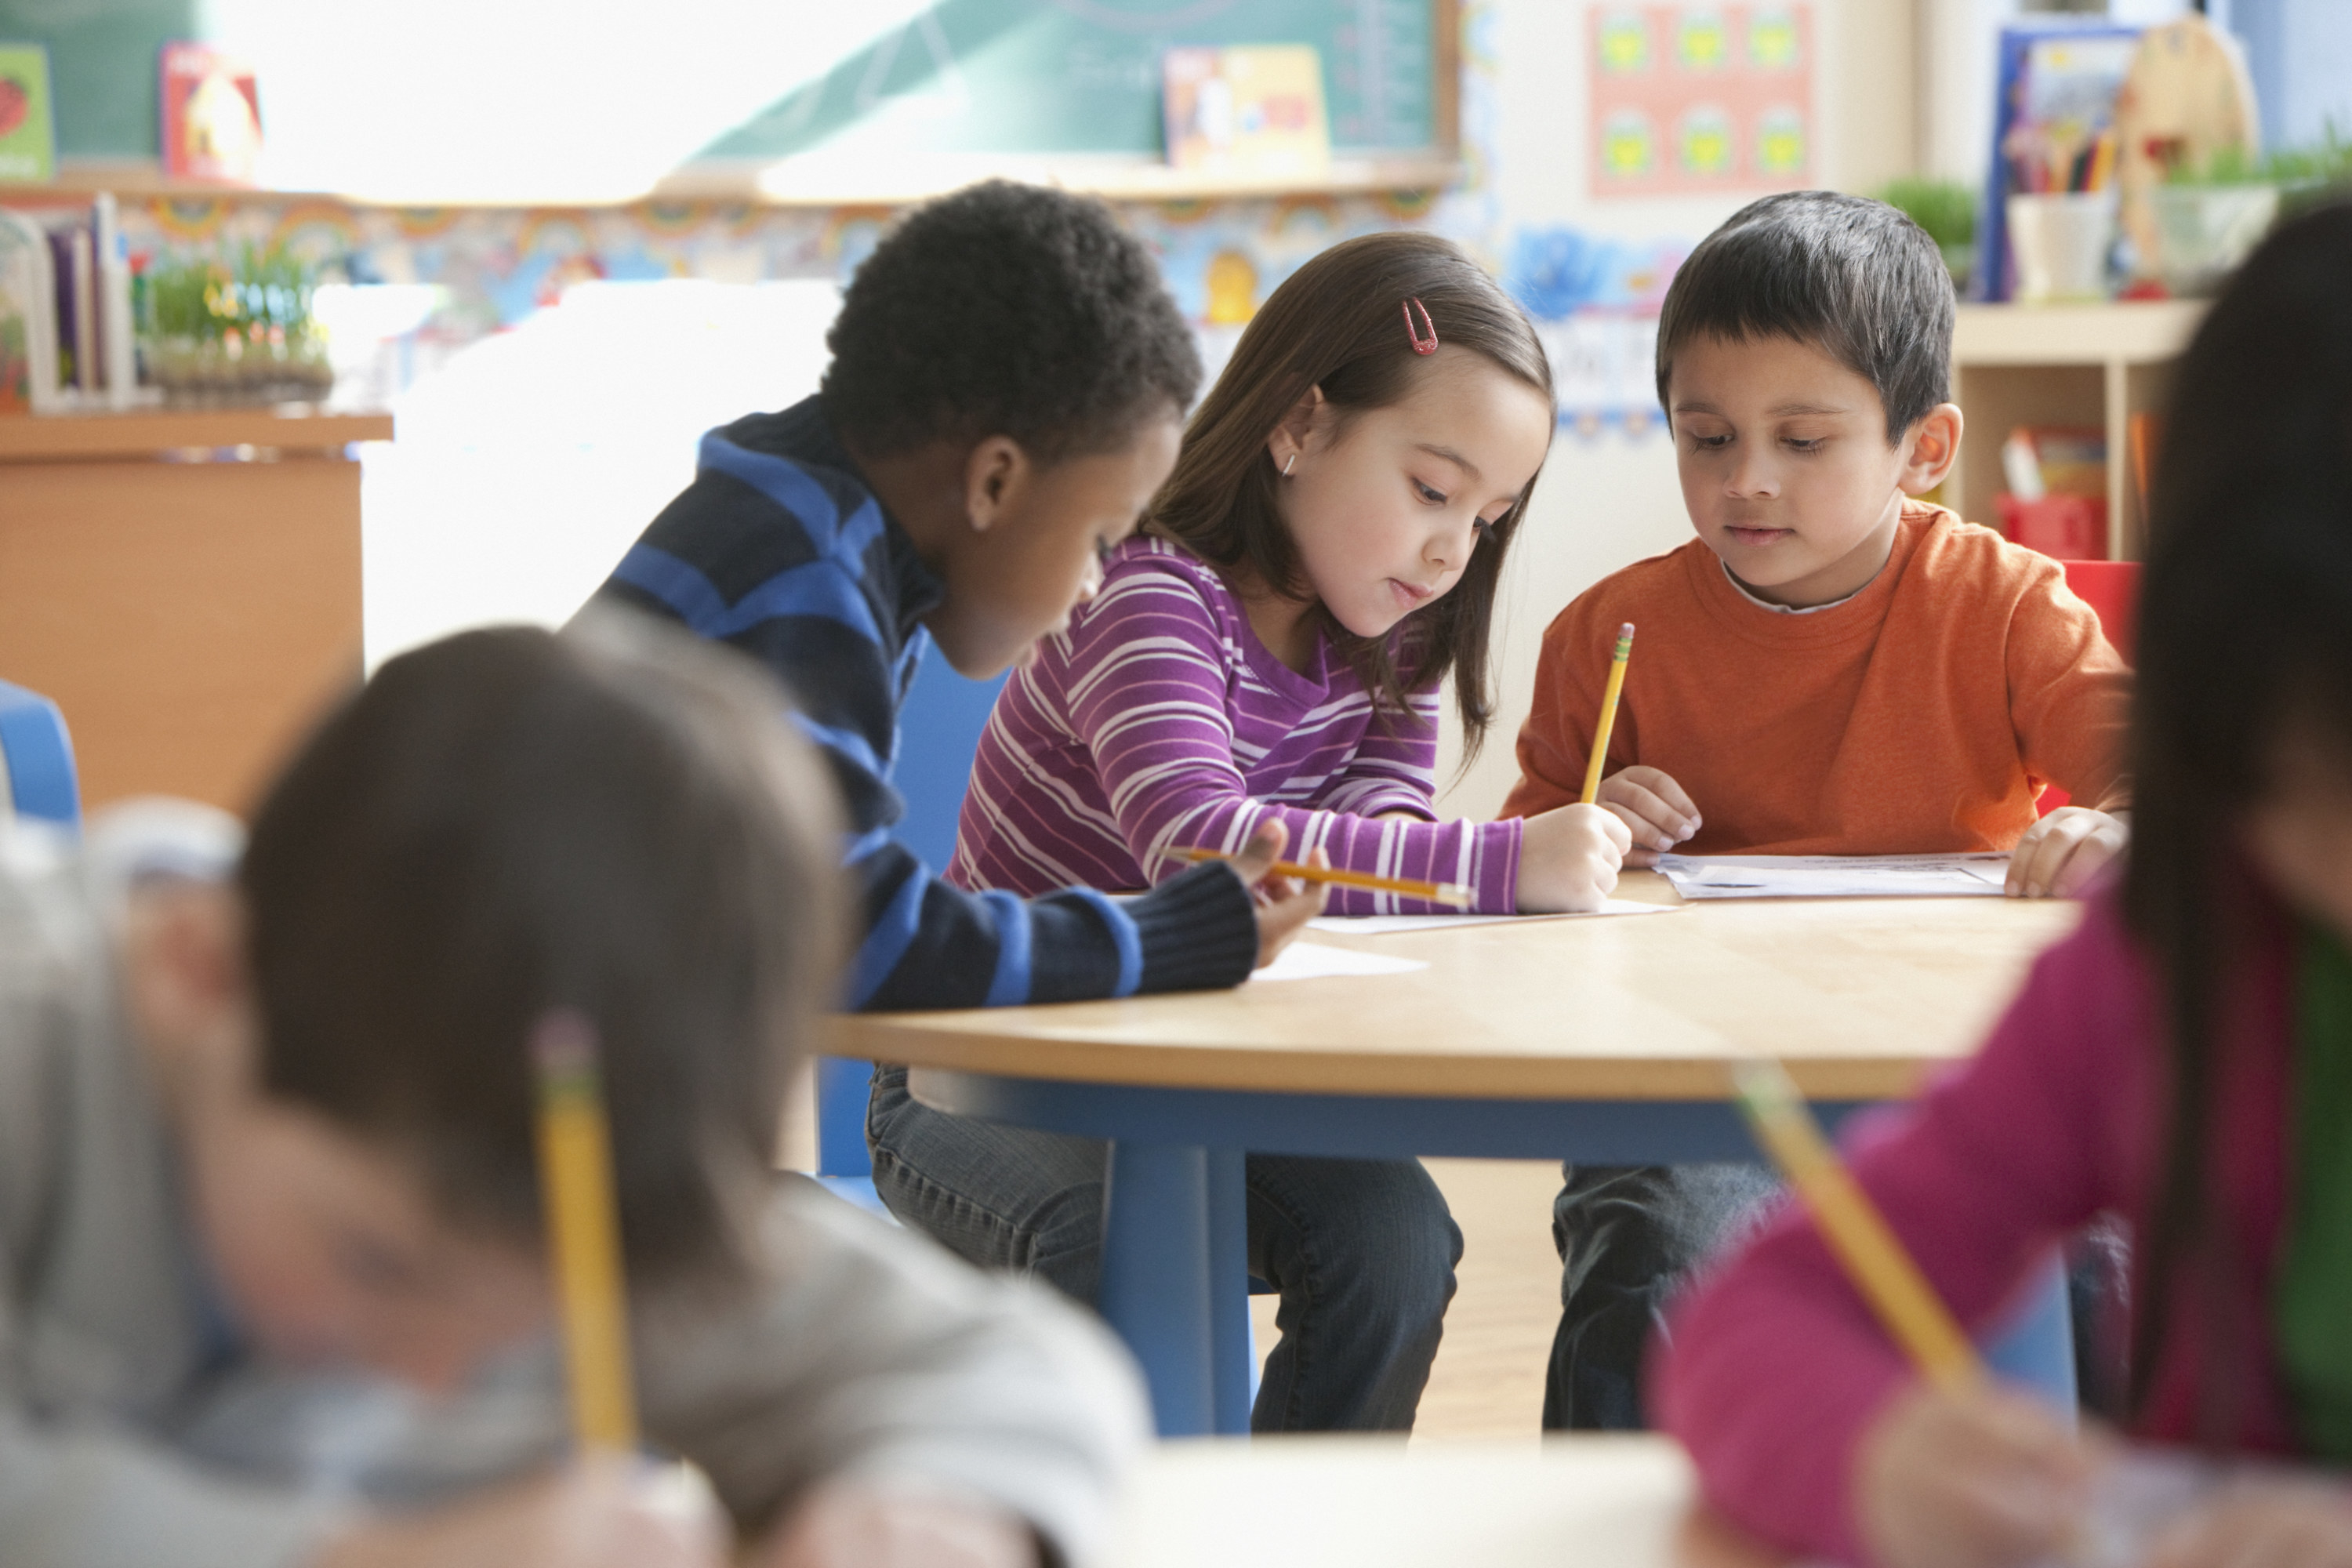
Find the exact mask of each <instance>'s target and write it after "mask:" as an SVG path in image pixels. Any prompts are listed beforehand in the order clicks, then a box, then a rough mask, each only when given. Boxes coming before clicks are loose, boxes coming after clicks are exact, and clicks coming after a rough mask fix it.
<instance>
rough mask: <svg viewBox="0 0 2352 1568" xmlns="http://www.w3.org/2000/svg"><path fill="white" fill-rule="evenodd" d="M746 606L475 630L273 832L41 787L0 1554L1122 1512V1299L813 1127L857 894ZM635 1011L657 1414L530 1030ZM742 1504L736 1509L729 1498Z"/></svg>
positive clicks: (627, 1192)
mask: <svg viewBox="0 0 2352 1568" xmlns="http://www.w3.org/2000/svg"><path fill="white" fill-rule="evenodd" d="M781 710H782V703H781V701H780V700H779V699H778V697H777V695H776V693H775V692H774V691H773V690H772V689H771V688H769V687H768V686H767V685H766V684H765V682H764V681H763V680H762V679H761V677H760V676H759V675H758V674H757V673H756V672H755V671H753V670H752V669H751V668H749V667H748V666H744V665H742V664H740V661H738V660H737V659H735V658H733V657H732V656H730V655H727V654H723V653H719V652H716V651H710V650H706V649H703V648H700V647H694V646H691V644H690V641H689V639H687V638H684V637H676V636H673V635H671V634H668V633H666V632H659V631H657V630H656V629H654V628H651V627H637V626H630V627H617V626H612V625H609V624H608V625H604V626H591V627H587V628H583V630H581V631H577V632H574V633H568V634H566V635H565V636H563V637H551V636H549V635H547V634H544V633H541V632H536V631H524V630H502V631H491V632H478V633H469V634H467V635H465V636H461V637H453V638H450V639H449V640H447V641H446V642H443V643H439V644H436V645H434V646H432V647H426V648H424V649H421V650H418V651H416V652H414V653H411V654H407V655H404V656H403V657H402V658H396V659H394V660H393V661H391V662H390V663H388V664H387V665H386V666H385V667H384V668H383V670H382V671H381V672H380V673H379V674H377V676H376V677H375V678H374V679H373V680H372V681H371V682H369V683H368V685H367V686H366V687H365V688H364V689H362V690H361V691H360V692H359V693H358V694H357V695H356V696H354V697H353V698H352V700H349V701H348V702H346V703H345V704H343V706H342V707H341V709H340V710H337V711H336V712H334V713H333V714H332V715H331V716H330V717H329V718H328V719H327V721H325V723H324V724H323V725H322V726H321V728H320V730H319V731H317V733H315V734H314V735H313V736H312V737H311V738H310V741H309V742H308V743H307V744H306V745H305V747H304V748H303V749H302V751H301V752H300V753H299V755H298V756H297V757H296V758H295V759H294V761H293V763H292V764H291V765H290V767H289V769H288V770H287V771H286V773H284V775H283V776H282V777H280V778H279V780H278V783H277V784H276V785H275V786H274V787H273V788H272V789H271V791H270V792H269V794H268V796H267V798H266V799H265V800H264V801H263V802H262V804H261V806H260V808H259V810H258V812H257V814H256V816H255V820H254V825H253V830H252V836H251V839H250V842H249V843H248V844H246V845H245V846H244V847H243V851H242V855H241V857H240V855H239V843H238V838H239V835H238V832H237V829H236V826H235V825H234V824H233V823H231V822H230V821H229V820H228V819H226V817H221V816H217V815H215V814H210V813H207V812H205V811H204V810H203V809H202V808H198V807H189V806H172V807H165V806H160V805H149V806H144V807H136V808H132V809H131V810H128V811H126V812H124V813H121V814H120V815H119V816H117V817H116V818H115V819H114V820H111V821H107V820H101V821H100V823H99V824H98V825H96V826H94V827H93V829H92V832H91V834H90V836H89V840H88V842H87V844H86V845H84V846H76V845H74V844H73V843H72V842H71V841H69V840H67V839H65V838H62V837H54V836H50V835H48V834H47V833H45V832H40V831H37V830H35V829H33V828H30V827H27V826H22V825H19V826H14V827H7V826H0V1561H5V1562H6V1563H10V1564H12V1565H16V1568H30V1565H48V1564H56V1565H59V1568H65V1565H73V1568H85V1565H88V1568H95V1565H98V1564H118V1563H120V1564H149V1563H174V1564H179V1565H182V1568H208V1565H214V1564H217V1565H220V1568H268V1565H272V1564H281V1563H284V1564H291V1563H316V1564H320V1565H350V1568H365V1565H371V1564H377V1563H385V1564H390V1563H436V1564H470V1563H481V1564H485V1565H486V1568H534V1565H537V1564H541V1563H581V1564H598V1565H602V1564H608V1563H609V1564H613V1565H615V1568H618V1565H620V1564H628V1565H630V1568H670V1565H673V1564H680V1565H682V1564H700V1563H718V1562H721V1561H725V1560H727V1553H728V1552H730V1551H731V1550H733V1548H732V1547H731V1546H730V1541H729V1537H730V1535H731V1536H733V1537H736V1538H738V1539H740V1541H742V1542H747V1543H748V1555H747V1556H745V1557H744V1558H743V1559H742V1560H743V1561H748V1562H751V1563H761V1564H765V1565H768V1568H821V1565H823V1568H829V1565H832V1564H842V1565H847V1564H850V1563H857V1564H860V1565H866V1564H889V1563H916V1562H922V1563H953V1564H957V1565H960V1568H966V1565H968V1568H995V1565H1003V1568H1012V1565H1013V1564H1021V1563H1039V1562H1054V1563H1086V1562H1087V1561H1088V1560H1090V1559H1091V1558H1092V1557H1094V1556H1095V1555H1096V1554H1097V1553H1098V1552H1099V1551H1100V1550H1101V1549H1102V1546H1103V1544H1104V1539H1105V1536H1106V1533H1107V1530H1108V1508H1109V1501H1110V1494H1111V1489H1112V1487H1113V1484H1114V1481H1115V1479H1116V1478H1117V1476H1118V1472H1119V1470H1120V1468H1122V1466H1123V1465H1124V1463H1125V1462H1126V1461H1127V1460H1128V1459H1129V1458H1130V1457H1132V1455H1133V1454H1134V1453H1135V1452H1136V1451H1137V1450H1138V1448H1139V1446H1140V1444H1141V1442H1142V1440H1143V1433H1144V1426H1143V1415H1142V1408H1141V1405H1140V1402H1139V1394H1138V1392H1137V1389H1136V1386H1135V1384H1134V1380H1133V1378H1132V1376H1131V1374H1130V1373H1129V1371H1128V1370H1127V1368H1126V1365H1125V1364H1124V1363H1123V1362H1122V1361H1121V1360H1120V1358H1119V1356H1118V1352H1117V1351H1116V1350H1115V1348H1114V1347H1113V1346H1112V1345H1111V1344H1110V1343H1109V1342H1108V1340H1107V1338H1106V1337H1105V1336H1104V1334H1103V1333H1102V1332H1101V1331H1099V1330H1098V1329H1096V1328H1095V1327H1093V1326H1092V1325H1091V1324H1089V1323H1088V1322H1087V1321H1083V1320H1082V1319H1081V1318H1080V1317H1079V1316H1078V1315H1077V1314H1076V1312H1075V1311H1074V1310H1070V1309H1067V1308H1066V1307H1063V1306H1061V1305H1059V1304H1058V1303H1056V1302H1055V1300H1052V1299H1050V1297H1049V1296H1048V1294H1047V1293H1046V1292H1045V1291H1043V1290H1041V1289H1034V1288H1032V1287H1027V1286H1024V1285H1020V1284H1016V1283H1013V1282H1008V1281H1003V1280H997V1279H988V1278H985V1277H983V1276H982V1275H980V1274H978V1273H976V1272H974V1271H973V1270H971V1269H970V1268H966V1267H965V1266H963V1265H962V1264H961V1263H959V1262H956V1261H955V1260H953V1259H951V1258H949V1257H948V1256H947V1255H946V1254H944V1253H942V1252H940V1251H939V1250H938V1249H936V1248H935V1247H932V1246H931V1245H930V1244H929V1243H927V1242H924V1241H922V1240H919V1239H918V1238H915V1237H908V1236H906V1235H903V1234H899V1233H895V1232H893V1231H891V1230H889V1229H888V1228H887V1227H886V1226H882V1225H880V1224H879V1223H877V1222H876V1221H874V1220H872V1219H870V1218H868V1217H867V1216H866V1215H861V1214H859V1213H857V1212H856V1210H854V1209H852V1208H851V1207H849V1205H845V1204H842V1203H840V1202H839V1201H838V1200H836V1199H834V1198H832V1197H831V1196H829V1195H827V1194H824V1193H822V1192H821V1191H819V1190H818V1189H816V1188H815V1187H814V1185H812V1184H808V1183H806V1182H804V1181H802V1180H800V1179H799V1178H793V1177H780V1176H778V1175H776V1174H775V1173H773V1172H772V1168H771V1158H772V1150H773V1148H774V1144H775V1138H776V1131H777V1127H778V1120H779V1113H780V1110H781V1107H782V1100H783V1098H784V1091H785V1085H786V1083H787V1081H788V1079H789V1076H790V1074H791V1072H792V1069H793V1065H794V1063H795V1061H796V1059H797V1058H798V1057H799V1055H800V1054H801V1053H802V1052H803V1051H805V1050H806V1049H807V1048H808V1047H809V1044H810V1042H811V1040H812V1038H813V1037H814V1028H815V1026H816V1016H817V1014H818V1013H819V1012H820V1011H821V1010H822V1009H823V1008H824V1006H826V1005H828V1004H829V1003H830V1002H831V1001H832V999H833V996H834V993H835V985H836V975H835V959H836V956H837V954H838V952H839V950H840V948H841V946H842V945H843V943H842V932H843V931H844V930H845V921H846V918H847V913H848V911H847V908H846V904H845V891H844V889H842V888H841V887H840V886H839V885H838V881H839V879H838V878H837V876H836V873H835V870H834V868H835V866H836V865H837V864H838V861H839V847H838V843H837V837H838V834H837V827H836V820H837V819H836V816H835V808H834V805H833V804H832V792H831V788H830V785H829V784H828V783H827V781H826V779H825V777H824V773H823V772H822V770H821V769H820V768H819V766H818V765H817V764H816V763H814V760H813V758H812V756H811V755H810V753H809V751H808V748H807V747H806V746H805V745H804V744H803V743H802V742H799V741H798V740H797V739H795V738H794V737H793V735H792V734H791V733H790V732H789V731H787V730H786V729H785V727H784V726H783V725H782V723H781V722H780V721H779V719H780V716H781ZM559 1013H561V1014H563V1015H566V1016H570V1017H572V1018H576V1019H584V1020H585V1022H586V1023H587V1024H588V1026H590V1028H591V1029H592V1030H593V1035H594V1037H595V1038H596V1041H597V1044H598V1049H599V1052H600V1056H601V1067H602V1071H603V1074H604V1083H605V1086H606V1092H607V1097H608V1100H609V1103H610V1106H611V1111H612V1121H613V1141H614V1168H615V1173H616V1184H617V1187H618V1197H619V1205H620V1211H621V1224H622V1233H623V1247H624V1251H625V1260H626V1264H627V1267H628V1270H629V1276H630V1280H631V1291H632V1298H633V1322H634V1327H635V1342H636V1343H635V1354H636V1363H637V1370H638V1374H639V1401H640V1405H641V1406H642V1408H643V1411H644V1416H645V1427H646V1438H647V1441H648V1442H649V1443H650V1444H651V1445H653V1446H654V1447H656V1448H658V1449H659V1450H661V1451H663V1452H666V1453H670V1454H676V1455H680V1456H683V1457H685V1458H689V1459H691V1460H693V1461H694V1462H695V1463H696V1464H697V1465H698V1466H699V1467H700V1468H701V1469H702V1470H703V1471H704V1472H705V1473H706V1474H707V1475H708V1476H709V1479H710V1480H711V1482H712V1484H713V1487H714V1488H715V1490H716V1492H717V1496H718V1499H719V1502H720V1504H721V1505H722V1507H723V1510H724V1514H725V1516H726V1517H725V1518H724V1519H720V1518H718V1517H716V1516H709V1517H698V1515H697V1514H696V1512H695V1510H692V1509H686V1510H680V1509H678V1508H676V1507H674V1506H668V1505H667V1504H666V1503H665V1502H664V1500H663V1489H661V1488H660V1487H659V1486H658V1485H657V1484H656V1480H655V1476H656V1472H655V1470H654V1468H653V1467H651V1466H650V1465H639V1464H633V1463H628V1462H621V1461H611V1462H605V1463H591V1462H584V1461H581V1460H578V1459H574V1458H569V1457H568V1444H567V1441H566V1435H565V1434H566V1428H565V1421H564V1414H565V1405H564V1398H563V1387H562V1373H561V1369H560V1363H559V1358H558V1356H557V1354H556V1352H555V1349H554V1346H553V1343H552V1336H551V1328H550V1314H551V1294H550V1288H549V1283H548V1279H547V1276H546V1270H545V1268H544V1267H543V1265H542V1262H541V1258H542V1252H543V1247H542V1244H541V1230H540V1226H541V1216H540V1206H539V1196H538V1184H537V1181H536V1170H537V1166H536V1163H535V1161H536V1156H535V1150H534V1144H533V1133H532V1089H531V1077H530V1068H529V1062H530V1040H531V1038H532V1037H533V1035H534V1033H535V1032H536V1031H538V1030H539V1029H541V1027H544V1026H546V1025H547V1021H548V1020H549V1019H550V1018H551V1016H555V1015H557V1014H559ZM703 1513H704V1514H705V1515H708V1514H709V1510H707V1509H706V1510H703Z"/></svg>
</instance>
